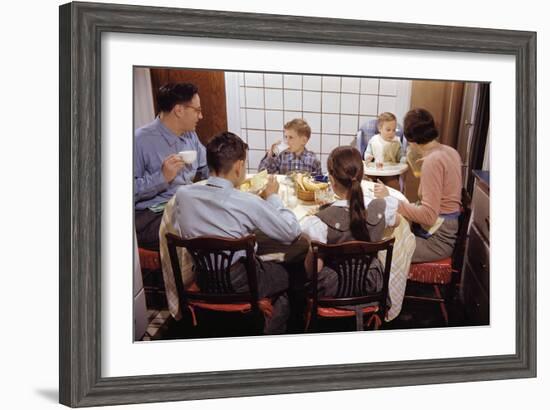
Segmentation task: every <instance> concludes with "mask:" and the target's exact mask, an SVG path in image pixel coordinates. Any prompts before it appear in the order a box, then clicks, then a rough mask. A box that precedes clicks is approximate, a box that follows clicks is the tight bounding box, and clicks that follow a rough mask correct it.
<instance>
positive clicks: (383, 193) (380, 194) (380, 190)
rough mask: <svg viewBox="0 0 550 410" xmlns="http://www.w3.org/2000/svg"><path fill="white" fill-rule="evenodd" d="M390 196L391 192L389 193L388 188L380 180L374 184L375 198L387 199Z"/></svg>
mask: <svg viewBox="0 0 550 410" xmlns="http://www.w3.org/2000/svg"><path fill="white" fill-rule="evenodd" d="M389 195H390V191H388V187H387V186H386V185H384V184H383V183H382V182H381V181H380V180H378V182H377V183H375V184H374V197H375V198H385V197H387V196H389Z"/></svg>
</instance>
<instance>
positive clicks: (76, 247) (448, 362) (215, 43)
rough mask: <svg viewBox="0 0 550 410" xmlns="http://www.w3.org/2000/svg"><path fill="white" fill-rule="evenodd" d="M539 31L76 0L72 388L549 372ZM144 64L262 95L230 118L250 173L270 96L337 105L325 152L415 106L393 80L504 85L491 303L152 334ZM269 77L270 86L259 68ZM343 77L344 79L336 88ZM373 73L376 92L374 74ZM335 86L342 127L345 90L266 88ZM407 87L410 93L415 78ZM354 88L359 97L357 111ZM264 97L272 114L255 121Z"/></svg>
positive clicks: (128, 389) (359, 381)
mask: <svg viewBox="0 0 550 410" xmlns="http://www.w3.org/2000/svg"><path fill="white" fill-rule="evenodd" d="M535 46H536V34H535V33H532V32H518V31H508V30H491V29H480V28H461V27H444V26H427V25H415V24H401V23H382V22H372V21H358V20H338V19H321V18H311V17H297V16H280V15H264V14H250V13H230V12H217V11H205V10H189V9H169V8H155V7H141V6H122V5H107V4H94V3H69V4H66V5H63V6H61V7H60V402H61V403H62V404H65V405H68V406H72V407H81V406H94V405H96V406H97V405H114V404H126V403H143V402H157V401H175V400H193V399H203V398H218V397H237V396H251V395H264V394H280V393H298V392H312V391H326V390H342V389H361V388H370V387H387V386H405V385H417V384H430V383H446V382H459V381H476V380H495V379H505V378H524V377H535V375H536V310H535V307H536V114H535V112H536V110H535V108H536V72H535V70H536V56H535ZM143 69H145V70H146V71H147V72H148V75H149V76H151V72H152V71H153V70H156V71H155V72H154V74H153V75H154V76H156V77H155V78H156V79H157V80H158V79H159V78H161V77H162V75H164V74H166V73H167V72H168V74H170V73H171V72H172V73H173V72H175V71H180V72H181V71H185V70H195V71H196V70H199V71H201V70H202V72H205V71H209V72H220V73H223V76H225V79H226V82H225V90H228V91H226V93H227V95H226V96H225V99H224V100H225V101H224V102H226V101H231V98H233V101H248V103H244V104H238V105H231V104H228V105H227V122H226V124H222V125H223V126H222V125H220V126H221V127H222V128H226V129H229V130H230V131H233V132H236V133H238V134H240V135H241V137H243V138H246V141H247V142H248V145H249V148H250V154H249V155H250V156H249V157H248V159H249V162H248V165H247V166H248V169H247V170H248V171H249V172H250V173H252V172H253V171H255V168H256V166H257V164H256V162H258V160H261V157H262V151H265V150H266V149H268V145H270V144H269V143H268V142H275V140H273V141H272V139H270V138H275V137H276V135H275V133H276V132H282V127H280V128H277V127H276V126H273V127H270V126H269V125H268V123H267V118H268V115H269V114H268V112H267V111H269V112H270V113H271V114H273V118H276V119H278V120H282V121H277V122H278V123H279V122H286V120H290V119H292V118H294V117H295V116H296V115H295V114H299V115H298V116H300V117H302V116H303V117H304V118H306V117H307V118H306V119H307V120H308V121H309V122H310V123H312V124H314V123H315V121H316V119H317V116H316V115H317V114H318V116H319V117H320V119H321V124H323V121H324V119H323V115H325V114H326V115H327V117H326V120H327V122H326V124H328V125H327V126H328V128H326V129H324V130H323V128H322V126H320V127H319V129H318V131H317V134H319V135H318V139H319V150H318V153H319V156H320V157H321V158H320V159H321V163H323V160H324V161H325V162H326V156H327V155H328V153H329V150H328V148H327V147H330V146H331V144H335V143H334V142H331V141H334V138H335V136H338V145H349V144H353V143H354V141H353V137H354V136H353V131H354V130H355V128H358V126H359V125H360V123H361V122H363V121H366V120H369V119H372V118H371V117H374V118H376V115H377V114H378V113H379V112H380V111H381V109H380V108H381V107H390V108H391V109H388V111H391V110H394V111H395V112H397V114H398V117H400V116H402V115H403V114H404V111H405V108H406V104H401V103H400V101H401V100H402V99H400V98H398V97H399V95H400V94H399V92H397V91H396V90H398V89H399V90H401V88H399V87H400V85H396V84H401V83H403V84H405V83H407V84H409V86H410V83H415V82H417V83H429V82H432V83H438V84H446V85H449V84H452V83H455V82H458V83H460V84H462V85H463V89H464V86H465V85H466V84H479V85H482V86H480V87H481V88H486V89H487V90H489V89H490V97H489V94H488V91H487V95H486V98H487V99H489V98H490V125H489V124H488V127H489V128H490V129H489V131H488V132H489V134H490V135H491V136H493V137H494V138H493V141H494V143H493V144H492V145H491V148H490V152H489V149H487V152H488V153H487V154H486V157H487V158H485V159H483V158H481V160H482V161H486V162H488V161H490V168H491V185H490V186H491V215H492V218H491V234H490V239H491V247H490V249H491V272H498V275H491V282H490V289H491V293H490V295H491V298H490V321H487V322H486V323H482V324H484V326H468V323H467V322H464V323H462V324H461V326H457V327H449V328H445V329H438V330H429V329H423V330H410V331H409V330H407V331H406V332H392V331H377V332H344V333H342V332H337V333H331V334H320V333H318V334H307V335H304V334H300V335H298V334H292V335H279V336H261V337H246V338H224V339H209V340H207V339H204V340H198V339H193V340H191V339H186V340H172V341H166V340H163V341H156V342H155V341H151V342H141V341H140V342H138V341H139V340H143V339H141V338H140V337H136V336H135V332H134V331H135V328H134V325H133V323H134V319H135V317H134V308H135V306H134V297H133V296H135V294H134V293H133V292H132V290H133V287H132V284H133V283H132V272H133V267H134V259H133V257H134V256H135V254H134V242H133V234H132V231H133V229H132V227H133V223H134V220H133V214H134V212H133V205H134V201H133V199H132V197H133V191H132V184H131V182H130V181H132V180H133V179H134V177H135V175H133V172H134V171H133V169H134V167H133V155H132V146H133V138H134V131H135V129H136V128H138V127H139V126H141V125H143V124H144V123H145V122H146V120H147V115H144V116H143V115H140V114H139V109H140V107H138V105H139V104H136V101H138V100H137V99H136V90H138V89H139V90H141V91H144V92H147V91H151V90H154V88H150V87H142V88H139V87H136V82H137V81H138V80H139V78H140V77H139V76H140V75H141V74H144V72H143ZM140 70H141V71H140ZM247 76H248V79H249V80H250V81H249V82H247ZM149 78H151V77H149ZM241 78H242V82H241ZM258 78H261V79H262V84H261V86H260V85H259V84H258V83H254V81H257V80H258ZM266 78H268V79H269V81H275V82H276V81H278V79H279V78H281V79H283V81H288V84H291V83H292V82H293V81H294V82H296V81H297V80H299V81H300V86H288V87H285V86H281V87H279V86H277V85H270V86H268V85H267V83H266V82H265V81H267V80H266ZM335 78H337V79H338V87H339V88H338V90H336V89H334V90H331V89H330V87H331V86H334V84H335V82H334V81H333V80H334V79H335ZM325 79H327V80H325ZM343 79H345V80H343ZM363 79H365V80H363ZM157 80H153V82H154V81H157ZM306 80H307V81H310V82H311V83H312V84H313V83H316V82H321V83H322V84H324V82H325V81H326V85H327V87H328V88H327V89H320V90H315V89H309V88H308V87H306V86H305V81H306ZM367 80H371V81H367ZM159 81H160V80H158V81H157V83H158V84H159V85H160V82H159ZM231 81H233V82H231ZM375 82H376V84H377V89H376V92H374V91H369V90H368V87H369V84H370V85H372V84H374V83H375ZM363 83H365V89H364V90H363V88H362V87H363V85H362V84H363ZM228 84H229V85H231V84H233V85H234V86H233V87H230V86H228ZM331 84H332V85H331ZM355 85H357V87H358V88H357V91H356V92H355V91H353V90H352V89H351V88H353V87H355ZM417 85H418V84H417ZM384 87H385V89H384V90H385V91H384V92H383V91H382V88H384ZM323 90H324V91H327V92H328V93H327V97H334V95H332V94H330V93H337V94H338V98H337V100H338V102H336V99H334V98H333V100H334V101H333V102H334V104H338V107H340V108H342V110H338V109H334V110H335V111H334V112H335V113H338V116H339V119H340V120H341V119H342V118H343V117H345V119H346V120H347V121H348V122H349V124H347V125H346V124H345V123H344V122H342V123H339V126H338V127H337V126H334V127H333V129H331V128H330V127H331V125H330V121H329V120H330V115H331V113H332V111H331V110H332V108H331V107H330V104H331V100H330V98H328V99H327V100H325V101H324V102H323V101H320V102H319V101H317V99H314V98H309V99H308V101H307V104H309V105H310V107H313V108H307V109H306V108H305V107H304V105H301V106H296V107H294V108H289V109H287V108H286V105H283V108H284V109H283V108H281V109H279V108H277V107H275V106H273V105H270V106H266V101H267V99H266V98H267V97H266V96H267V94H268V93H269V94H270V95H272V96H274V95H275V98H274V99H272V100H270V101H271V102H270V103H269V104H274V105H277V104H278V102H277V101H278V97H277V95H278V94H281V96H282V98H285V96H289V97H292V96H293V95H294V94H296V93H297V92H299V93H301V94H300V95H301V104H306V99H305V98H304V94H305V93H306V92H308V93H310V94H311V95H309V94H308V95H309V97H311V96H312V95H313V94H315V93H316V92H318V93H319V96H320V95H321V94H323ZM362 90H363V91H364V92H363V91H362ZM403 90H405V91H404V94H405V96H406V95H407V92H406V90H407V86H406V85H404V86H403ZM409 90H410V88H409ZM451 91H452V90H450V91H446V92H447V93H450V94H452V92H451ZM212 93H213V94H214V92H212ZM329 94H330V95H329ZM417 94H419V95H420V94H422V92H420V93H417ZM240 95H242V98H240ZM260 95H261V98H260ZM315 95H316V94H315ZM342 96H345V97H350V98H351V97H353V98H357V100H358V101H361V100H362V99H363V100H364V101H371V100H372V101H374V99H376V108H373V109H372V110H371V111H372V112H371V111H368V110H366V109H363V110H361V108H359V107H355V106H353V104H351V103H350V104H351V105H350V104H348V103H349V102H350V101H351V99H350V100H345V99H344V98H343V97H342ZM201 97H202V95H201ZM363 97H364V98H363ZM409 97H410V95H409ZM247 98H249V99H248V100H247ZM405 99H406V98H405ZM289 101H291V100H289ZM292 101H294V100H292ZM372 101H371V102H372ZM323 104H324V105H323ZM345 104H347V105H346V107H347V108H346V110H351V111H346V112H343V111H345V110H344V109H343V107H344V105H345ZM384 104H386V105H384ZM392 104H393V105H392ZM317 105H319V107H318V108H316V107H317ZM354 107H355V108H354ZM487 107H489V104H487ZM356 108H357V110H356ZM203 109H207V108H206V106H205V107H203ZM260 110H262V111H263V112H262V113H261V115H262V116H263V117H262V118H263V122H262V124H259V123H257V124H256V123H253V121H254V117H253V114H257V112H256V111H260ZM316 110H318V112H317V111H316ZM279 111H280V112H279ZM355 112H356V115H355ZM136 113H138V114H136ZM248 114H251V115H252V116H251V117H248V116H247V115H248ZM487 115H488V113H487ZM352 117H353V118H352ZM243 118H244V120H243ZM258 118H259V117H258ZM149 119H151V118H149ZM140 121H143V122H140ZM352 122H353V124H352V125H350V124H351V123H352ZM260 125H263V128H262V127H261V126H260ZM281 125H282V124H281ZM439 125H442V123H440V124H439ZM312 128H313V127H312ZM313 134H316V131H315V130H314V131H313ZM331 138H332V139H331ZM268 140H269V141H268ZM312 141H314V140H313V139H312ZM324 143H326V144H327V145H326V147H325V149H323V144H324ZM355 143H356V142H355ZM482 157H483V155H482ZM503 198H504V199H505V200H503ZM495 203H498V209H496V207H495V205H494V204H495ZM479 215H480V214H479V213H478V218H479ZM512 216H515V217H512ZM487 222H488V220H487ZM497 252H498V255H499V258H498V259H497V258H495V257H494V255H495V253H497ZM482 285H483V284H482ZM487 286H489V285H488V284H487ZM474 303H475V301H474ZM487 308H488V306H487ZM488 314H489V313H488V312H487V315H488ZM365 346H368V348H365ZM405 346H407V347H406V348H405ZM411 346H412V347H413V348H411ZM191 351H192V352H193V354H190V353H189V352H191Z"/></svg>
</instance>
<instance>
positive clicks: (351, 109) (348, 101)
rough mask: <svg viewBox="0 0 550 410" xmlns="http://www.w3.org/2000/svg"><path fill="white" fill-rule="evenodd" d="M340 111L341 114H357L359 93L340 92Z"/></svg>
mask: <svg viewBox="0 0 550 410" xmlns="http://www.w3.org/2000/svg"><path fill="white" fill-rule="evenodd" d="M341 96H342V97H341V99H340V112H341V113H342V114H355V115H357V114H359V94H341Z"/></svg>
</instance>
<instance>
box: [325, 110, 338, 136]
mask: <svg viewBox="0 0 550 410" xmlns="http://www.w3.org/2000/svg"><path fill="white" fill-rule="evenodd" d="M321 130H322V131H323V133H331V134H338V133H339V132H340V116H339V115H338V114H323V116H322V117H321Z"/></svg>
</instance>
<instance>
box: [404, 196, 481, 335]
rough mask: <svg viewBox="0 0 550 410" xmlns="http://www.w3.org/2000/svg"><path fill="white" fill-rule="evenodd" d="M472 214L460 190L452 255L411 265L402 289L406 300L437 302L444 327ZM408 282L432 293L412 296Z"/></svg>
mask: <svg viewBox="0 0 550 410" xmlns="http://www.w3.org/2000/svg"><path fill="white" fill-rule="evenodd" d="M471 213H472V211H471V199H470V195H469V194H468V192H467V191H466V190H465V189H464V188H463V189H462V209H461V213H460V216H459V218H458V234H457V239H456V243H455V247H454V250H453V254H452V256H451V257H448V258H444V259H441V260H437V261H432V262H421V263H412V264H411V268H410V270H409V276H408V279H407V282H408V285H407V288H406V290H405V299H409V300H418V301H427V302H435V303H438V304H439V308H440V311H441V315H442V316H443V320H444V321H445V325H447V326H448V325H449V314H448V311H447V305H448V304H449V302H451V301H452V300H453V299H454V297H455V295H456V288H457V287H458V285H459V282H460V273H461V270H462V265H463V262H464V250H465V248H466V237H467V233H468V224H469V223H470V216H471ZM410 283H414V284H415V286H420V287H421V288H422V287H425V285H427V286H430V287H432V290H433V293H432V294H431V295H428V296H426V295H420V294H419V293H413V292H412V291H411V286H409V284H410ZM442 288H443V289H442ZM442 290H443V292H442Z"/></svg>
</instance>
